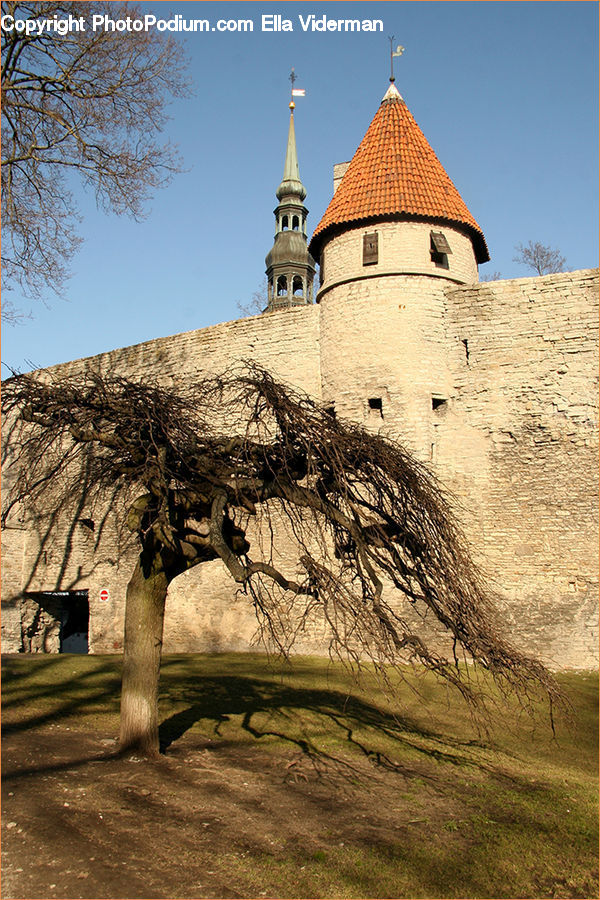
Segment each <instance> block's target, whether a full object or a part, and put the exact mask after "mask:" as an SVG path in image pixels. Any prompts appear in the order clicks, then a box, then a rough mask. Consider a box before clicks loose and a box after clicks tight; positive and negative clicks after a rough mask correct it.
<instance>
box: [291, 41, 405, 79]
mask: <svg viewBox="0 0 600 900" xmlns="http://www.w3.org/2000/svg"><path fill="white" fill-rule="evenodd" d="M388 40H389V42H390V81H391V82H392V84H393V83H394V81H395V80H396V79H395V77H394V57H395V56H402V54H403V53H404V47H401V46H400V44H398V46H397V47H396V49H395V50H394V35H392V36H391V38H388ZM293 71H294V70H293V69H292V72H293Z"/></svg>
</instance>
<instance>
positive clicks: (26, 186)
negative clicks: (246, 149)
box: [2, 0, 186, 297]
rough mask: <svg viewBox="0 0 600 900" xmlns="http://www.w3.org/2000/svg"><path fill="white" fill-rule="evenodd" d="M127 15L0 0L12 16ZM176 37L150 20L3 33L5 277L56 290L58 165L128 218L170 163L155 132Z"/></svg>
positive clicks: (62, 193) (172, 76) (162, 115)
mask: <svg viewBox="0 0 600 900" xmlns="http://www.w3.org/2000/svg"><path fill="white" fill-rule="evenodd" d="M93 13H107V14H109V15H110V16H111V18H119V17H124V16H129V17H130V18H132V19H134V18H138V17H139V16H140V15H141V14H140V11H139V9H138V7H136V6H133V5H131V4H128V3H118V4H115V3H109V2H60V0H57V2H42V3H33V2H3V3H2V14H3V15H7V16H11V17H13V18H17V19H52V18H53V17H54V16H57V17H58V18H59V19H63V18H67V17H68V16H69V15H72V16H74V17H75V18H79V17H83V18H84V19H86V20H88V21H89V20H90V16H91V15H92V14H93ZM182 68H183V58H182V53H181V46H180V44H178V43H177V42H176V41H175V40H173V39H172V38H170V37H165V36H164V35H162V34H159V33H157V32H154V31H144V30H142V31H130V32H126V33H120V32H111V31H104V30H101V31H96V32H94V31H92V30H91V28H89V25H88V28H87V29H86V30H85V31H75V30H74V31H71V32H68V33H67V34H64V35H61V34H58V33H56V32H44V33H43V34H41V35H38V34H31V35H29V36H28V35H26V34H25V32H23V31H21V32H17V31H16V30H12V31H4V30H3V32H2V228H3V237H4V246H3V254H2V268H3V273H4V276H5V287H11V286H13V287H14V286H17V285H18V286H20V288H21V289H22V290H23V291H24V292H25V294H27V295H29V296H32V297H40V296H41V294H42V292H43V290H44V289H46V288H47V287H49V288H51V289H52V290H53V291H55V292H57V293H60V292H61V290H62V287H63V285H64V282H65V279H66V278H67V277H68V263H69V260H70V259H71V258H72V256H73V254H74V253H75V252H76V250H77V247H78V244H79V242H80V238H79V237H78V236H77V234H76V228H77V224H78V221H79V216H78V212H77V207H76V204H75V202H74V200H73V196H72V194H71V193H70V192H69V190H68V187H67V184H68V181H67V176H68V174H69V173H70V172H76V173H78V174H79V176H80V177H81V179H82V181H83V184H84V186H85V187H88V188H91V189H92V190H93V191H94V193H95V196H96V201H97V203H98V205H99V206H100V207H101V208H102V209H104V210H110V211H113V212H115V213H117V214H122V213H126V214H128V215H131V216H133V217H134V218H139V217H141V216H142V215H143V210H144V207H145V203H146V201H147V199H148V198H149V197H150V196H151V195H152V193H153V191H154V190H155V189H156V188H158V187H161V186H162V185H164V184H166V183H167V182H168V181H169V179H170V178H171V176H172V175H173V173H174V172H176V171H178V170H179V160H178V157H177V154H176V152H175V150H174V148H173V147H172V146H171V145H169V144H168V143H161V142H160V141H159V140H158V136H159V135H160V132H161V131H162V129H163V127H164V124H165V121H166V104H167V102H168V99H169V98H170V97H173V96H175V97H176V96H180V95H181V94H182V93H183V92H184V90H185V88H186V84H185V81H184V79H183V77H182Z"/></svg>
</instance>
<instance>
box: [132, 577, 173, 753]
mask: <svg viewBox="0 0 600 900" xmlns="http://www.w3.org/2000/svg"><path fill="white" fill-rule="evenodd" d="M168 584H169V582H168V579H167V576H166V575H165V573H164V572H163V571H162V570H161V571H158V572H156V571H152V572H151V573H150V575H149V576H148V577H145V576H144V572H143V570H142V566H141V564H140V562H139V560H138V562H137V565H136V567H135V571H134V573H133V575H132V577H131V581H130V582H129V584H128V585H127V602H126V607H125V645H124V654H123V680H122V685H121V737H120V748H121V750H133V751H135V752H137V753H139V754H140V755H143V756H146V757H148V756H154V757H155V756H158V753H159V743H158V679H159V675H160V658H161V651H162V638H163V622H164V615H165V600H166V597H167V587H168Z"/></svg>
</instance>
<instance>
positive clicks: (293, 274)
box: [265, 100, 315, 312]
mask: <svg viewBox="0 0 600 900" xmlns="http://www.w3.org/2000/svg"><path fill="white" fill-rule="evenodd" d="M294 108H295V104H294V101H293V100H292V102H291V103H290V127H289V132H288V142H287V149H286V154H285V165H284V169H283V180H282V182H281V184H280V185H279V187H278V188H277V192H276V194H277V199H278V200H279V205H278V206H277V208H276V209H275V210H274V213H275V242H274V244H273V247H272V249H271V250H270V251H269V253H268V254H267V257H266V259H265V264H266V266H267V301H268V302H267V309H266V310H265V312H272V311H273V310H276V309H282V308H284V307H288V306H302V305H303V304H306V303H312V300H313V295H312V291H313V278H314V275H315V261H314V259H313V258H312V256H311V255H310V253H309V252H308V248H307V239H306V217H307V215H308V210H307V209H306V207H305V206H304V202H303V201H304V199H305V197H306V190H305V188H304V185H303V184H302V182H301V180H300V170H299V167H298V154H297V152H296V133H295V129H294Z"/></svg>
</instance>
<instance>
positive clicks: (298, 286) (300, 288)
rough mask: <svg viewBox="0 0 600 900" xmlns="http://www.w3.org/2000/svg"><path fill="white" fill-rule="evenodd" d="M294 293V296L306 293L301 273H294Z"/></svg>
mask: <svg viewBox="0 0 600 900" xmlns="http://www.w3.org/2000/svg"><path fill="white" fill-rule="evenodd" d="M292 293H293V295H294V297H302V296H303V294H304V283H303V281H302V279H301V278H300V276H299V275H294V281H293V285H292Z"/></svg>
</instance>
